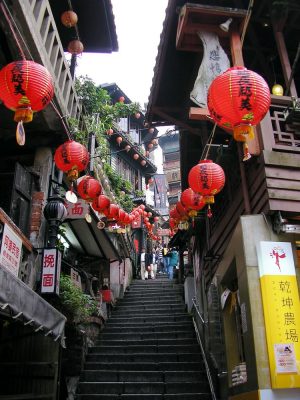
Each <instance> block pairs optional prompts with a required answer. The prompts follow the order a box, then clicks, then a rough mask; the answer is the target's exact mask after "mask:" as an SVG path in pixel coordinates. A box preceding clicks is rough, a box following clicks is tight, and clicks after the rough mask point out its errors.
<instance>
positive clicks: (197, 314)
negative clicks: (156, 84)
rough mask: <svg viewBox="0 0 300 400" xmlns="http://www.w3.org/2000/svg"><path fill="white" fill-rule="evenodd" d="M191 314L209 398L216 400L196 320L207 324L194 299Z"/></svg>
mask: <svg viewBox="0 0 300 400" xmlns="http://www.w3.org/2000/svg"><path fill="white" fill-rule="evenodd" d="M192 314H193V324H194V328H195V332H196V336H197V340H198V343H199V346H200V349H201V353H202V358H203V361H204V365H205V370H206V375H207V379H208V383H209V387H210V391H211V396H212V399H213V400H217V397H216V391H215V385H214V382H213V378H212V374H211V371H210V368H209V364H208V361H207V357H206V354H205V351H204V346H203V342H202V339H201V334H200V331H199V328H198V324H197V319H198V320H200V322H201V324H202V325H203V326H204V325H205V324H206V323H207V322H206V321H205V320H204V318H203V316H202V315H201V313H200V311H199V308H198V305H197V303H196V301H195V298H193V307H192Z"/></svg>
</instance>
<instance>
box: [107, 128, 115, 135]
mask: <svg viewBox="0 0 300 400" xmlns="http://www.w3.org/2000/svg"><path fill="white" fill-rule="evenodd" d="M106 133H107V134H108V135H112V134H113V133H114V131H113V129H112V128H109V129H107V131H106Z"/></svg>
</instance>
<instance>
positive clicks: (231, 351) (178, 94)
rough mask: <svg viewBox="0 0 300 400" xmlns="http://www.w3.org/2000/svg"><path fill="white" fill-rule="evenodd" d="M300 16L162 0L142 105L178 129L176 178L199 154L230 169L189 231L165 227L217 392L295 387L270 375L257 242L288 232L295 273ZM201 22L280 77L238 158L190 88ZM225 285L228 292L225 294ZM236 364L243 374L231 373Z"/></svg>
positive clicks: (251, 62) (240, 58)
mask: <svg viewBox="0 0 300 400" xmlns="http://www.w3.org/2000/svg"><path fill="white" fill-rule="evenodd" d="M248 3H250V4H248ZM282 3H285V7H284V10H283V4H282ZM299 18H300V10H299V6H298V5H297V4H296V2H293V1H286V2H280V4H279V3H278V2H275V1H273V2H272V1H261V2H259V4H258V3H255V2H254V4H253V2H251V1H250V2H248V1H247V2H246V1H245V2H244V1H212V2H207V1H190V2H188V3H186V2H185V1H181V0H170V1H169V3H168V7H167V10H166V18H165V22H164V27H163V32H162V35H161V42H160V46H159V49H158V56H157V61H156V67H155V75H154V79H153V86H152V90H151V94H150V99H149V105H148V110H147V114H146V117H147V118H148V120H149V122H150V123H152V124H154V125H157V126H168V125H170V124H174V125H176V127H177V129H179V132H180V153H181V179H182V190H184V189H186V188H187V187H188V173H189V171H190V169H191V168H192V167H193V166H194V165H196V164H197V163H198V162H199V160H200V159H201V158H203V155H204V154H208V157H207V158H210V159H212V160H213V161H214V162H216V163H218V164H219V165H220V166H221V167H222V168H223V170H224V172H225V176H226V183H225V186H224V188H223V190H222V191H221V192H220V193H219V194H217V195H216V196H215V204H214V205H213V206H212V211H213V216H212V218H208V217H207V214H206V212H200V213H198V216H197V217H196V218H195V222H194V224H190V228H189V231H188V234H187V233H186V232H185V233H184V234H183V233H182V232H180V231H179V232H178V233H177V234H176V235H175V236H174V238H173V239H172V243H174V244H177V245H178V246H179V247H181V248H189V249H190V251H189V256H190V259H191V261H192V263H193V267H194V282H195V288H196V299H195V306H196V309H197V310H198V313H196V315H198V318H196V319H197V321H198V328H199V332H200V336H201V337H202V341H203V346H204V348H205V350H206V354H207V358H208V360H209V365H210V372H211V375H212V376H213V380H214V381H215V387H216V391H217V398H220V399H227V398H230V399H234V400H238V399H258V398H260V399H266V398H268V399H279V398H289V399H296V398H297V396H299V384H298V383H295V384H294V385H292V386H288V385H286V386H283V387H282V389H280V390H277V389H276V385H274V382H273V381H272V374H273V370H272V366H271V364H270V363H269V360H268V348H267V341H268V338H267V336H268V325H267V323H266V321H265V317H264V315H265V314H264V312H263V296H262V292H261V289H260V277H259V259H258V253H257V246H258V245H259V243H260V241H267V242H268V241H270V242H272V243H273V242H275V243H279V244H280V243H286V242H288V243H290V245H291V248H292V251H293V263H294V265H295V270H296V276H297V277H298V285H299V259H298V257H297V254H298V252H297V249H298V248H299V239H300V236H299V234H300V202H299V200H300V197H299V196H300V186H299V183H300V164H299V162H300V157H299V138H300V136H299V133H300V125H299V121H298V117H297V115H298V112H299V101H298V100H297V99H298V97H297V92H299V90H300V82H299V64H297V61H298V56H297V54H298V51H299V48H298V47H297V46H298V42H297V41H295V40H294V38H295V37H298V38H299V28H298V27H297V21H299ZM224 24H225V25H226V26H225V28H226V29H225V30H223V29H222V26H221V25H224ZM223 27H224V26H223ZM199 32H209V33H214V34H216V35H217V36H218V38H219V41H220V46H222V48H223V49H224V51H225V53H226V55H227V57H228V59H229V61H230V65H231V66H234V65H240V66H243V65H244V66H245V67H246V68H249V69H251V70H253V71H255V72H257V73H259V74H260V75H261V76H262V77H263V78H264V79H265V80H266V82H267V83H268V85H269V87H270V92H271V90H272V87H273V85H274V84H275V83H281V84H282V86H283V87H284V92H283V93H281V94H280V96H278V95H271V106H270V109H269V112H268V113H267V115H266V116H265V118H264V119H263V120H262V122H261V123H260V124H259V125H258V126H257V127H256V139H255V140H253V141H252V143H251V147H250V152H251V154H252V157H251V158H250V159H249V160H248V161H246V162H245V161H243V160H242V149H241V144H240V143H237V142H235V141H234V140H233V138H232V136H231V135H230V134H229V133H228V132H226V131H224V130H222V129H220V128H218V127H217V128H216V131H215V135H214V137H213V141H212V146H210V147H209V148H208V145H207V143H208V142H209V140H210V138H211V132H212V129H213V124H212V122H211V120H210V118H209V112H208V110H207V108H205V107H203V106H202V107H199V106H198V107H197V106H195V104H194V102H193V101H192V100H191V92H192V90H193V87H194V84H195V81H196V79H197V77H198V71H199V65H201V62H202V59H203V58H204V53H205V48H204V47H205V43H204V42H203V41H202V40H201V38H200V35H199ZM200 68H201V67H200ZM221 95H222V93H220V96H221ZM249 143H250V142H249ZM226 290H227V292H226ZM226 293H228V299H229V301H228V303H226V301H225V302H224V303H223V302H222V296H225V295H226ZM297 294H298V292H297ZM230 299H231V300H230ZM290 340H292V339H290ZM297 357H298V356H297ZM297 359H298V358H297ZM238 372H241V374H240V375H239V376H242V378H243V379H242V378H241V379H240V380H238V379H236V376H237V374H238ZM299 373H300V371H299V369H298V370H297V373H296V375H297V376H298V375H299ZM280 396H283V397H280Z"/></svg>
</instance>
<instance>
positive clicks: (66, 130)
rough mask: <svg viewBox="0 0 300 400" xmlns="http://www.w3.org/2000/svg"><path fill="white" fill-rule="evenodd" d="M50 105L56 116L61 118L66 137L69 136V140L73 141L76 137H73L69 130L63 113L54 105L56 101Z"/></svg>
mask: <svg viewBox="0 0 300 400" xmlns="http://www.w3.org/2000/svg"><path fill="white" fill-rule="evenodd" d="M49 104H51V106H52V108H53V110H54V111H55V112H56V114H57V115H58V116H59V118H60V120H61V123H62V126H63V128H64V131H65V133H66V135H67V136H68V139H69V140H73V139H74V137H73V135H72V133H71V132H70V130H69V128H68V126H67V124H66V123H65V121H64V117H63V116H62V115H61V113H60V112H59V110H58V108H57V107H56V105H55V104H54V101H53V100H51V101H50V103H49Z"/></svg>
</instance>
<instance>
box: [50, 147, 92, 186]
mask: <svg viewBox="0 0 300 400" xmlns="http://www.w3.org/2000/svg"><path fill="white" fill-rule="evenodd" d="M89 160H90V156H89V152H88V151H87V149H86V148H85V147H84V146H83V145H82V144H80V143H78V142H75V141H74V140H68V141H67V142H65V143H63V144H61V145H60V146H59V147H58V148H57V149H56V151H55V154H54V162H55V164H56V166H57V168H58V169H60V170H62V171H63V172H67V174H68V178H69V179H70V180H72V181H74V180H76V179H77V178H78V172H79V171H83V170H84V169H86V167H87V166H88V163H89Z"/></svg>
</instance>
